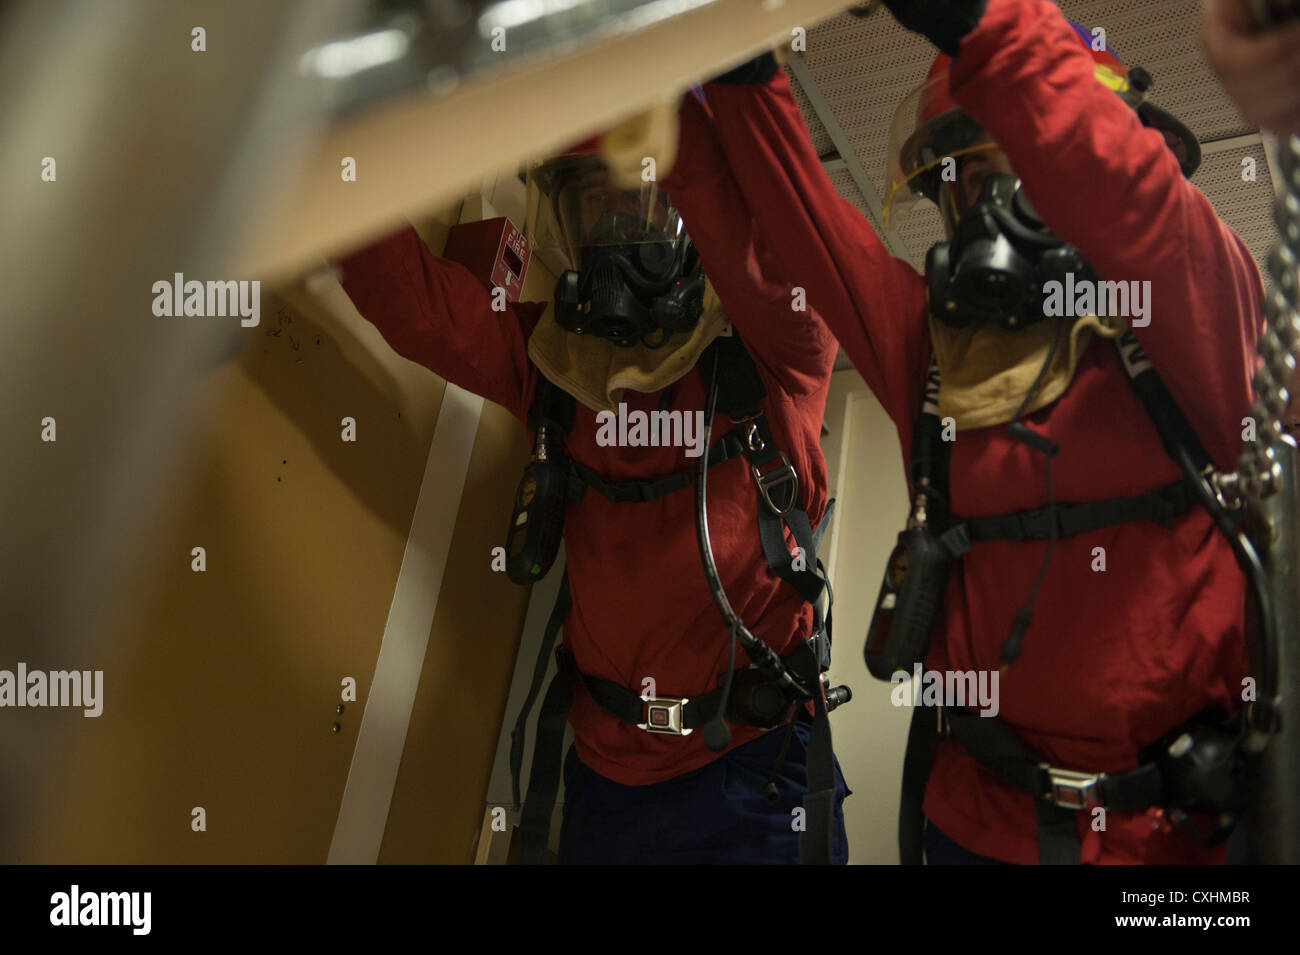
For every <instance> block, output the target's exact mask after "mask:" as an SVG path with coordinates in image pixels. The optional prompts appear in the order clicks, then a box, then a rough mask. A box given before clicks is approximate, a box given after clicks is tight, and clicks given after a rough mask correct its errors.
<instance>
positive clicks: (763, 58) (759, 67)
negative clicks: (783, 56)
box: [709, 50, 780, 86]
mask: <svg viewBox="0 0 1300 955" xmlns="http://www.w3.org/2000/svg"><path fill="white" fill-rule="evenodd" d="M779 69H780V67H779V66H778V65H777V62H776V57H775V56H773V55H772V53H771V51H770V50H769V51H768V52H767V53H761V54H759V55H758V56H756V57H754V58H753V59H752V60H748V61H746V62H744V63H741V64H740V66H737V67H736V68H735V69H731V70H728V71H727V72H725V73H723V74H722V75H721V76H715V77H714V78H713V79H711V80H709V82H710V83H722V84H723V85H724V86H746V85H748V84H750V83H766V82H767V81H768V80H770V79H771V78H772V77H773V76H775V75H776V71H777V70H779Z"/></svg>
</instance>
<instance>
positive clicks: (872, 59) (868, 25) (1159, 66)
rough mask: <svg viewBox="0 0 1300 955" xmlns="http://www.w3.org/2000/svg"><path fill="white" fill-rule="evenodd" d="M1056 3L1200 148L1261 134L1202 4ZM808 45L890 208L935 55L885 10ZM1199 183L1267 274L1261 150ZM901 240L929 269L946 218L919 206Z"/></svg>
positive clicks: (830, 27)
mask: <svg viewBox="0 0 1300 955" xmlns="http://www.w3.org/2000/svg"><path fill="white" fill-rule="evenodd" d="M1058 5H1059V6H1060V7H1061V8H1062V9H1063V11H1064V12H1065V13H1066V15H1067V16H1069V17H1070V18H1071V19H1073V20H1075V21H1077V22H1080V23H1082V24H1084V25H1085V26H1087V27H1089V28H1093V27H1102V28H1103V29H1105V31H1106V39H1107V41H1108V42H1109V43H1110V44H1111V46H1112V47H1114V48H1115V49H1116V50H1117V52H1118V53H1119V55H1120V56H1121V58H1122V59H1124V61H1125V62H1126V63H1129V64H1130V65H1141V66H1143V67H1144V68H1146V70H1147V71H1148V72H1150V73H1151V75H1152V76H1153V77H1154V78H1155V88H1154V90H1153V93H1152V99H1153V100H1154V101H1155V102H1157V103H1158V104H1159V105H1161V106H1163V107H1165V108H1166V109H1168V110H1170V111H1171V112H1172V113H1174V115H1176V116H1177V117H1178V118H1179V119H1181V120H1182V121H1183V122H1184V123H1186V124H1187V126H1188V127H1189V128H1190V129H1191V130H1192V131H1193V132H1194V133H1195V134H1196V135H1197V137H1198V138H1200V139H1201V141H1202V142H1212V141H1214V140H1221V139H1227V138H1230V137H1235V136H1240V135H1243V134H1247V133H1252V132H1254V130H1253V129H1252V128H1251V127H1250V126H1249V125H1248V124H1247V123H1246V121H1245V120H1244V119H1243V118H1242V116H1241V114H1240V113H1239V111H1238V110H1237V108H1236V107H1235V106H1234V105H1233V104H1232V103H1231V101H1230V100H1229V99H1228V97H1227V94H1226V93H1225V92H1224V91H1223V87H1222V85H1221V84H1220V83H1219V81H1218V79H1217V78H1216V77H1215V76H1214V74H1213V73H1212V72H1211V71H1210V69H1209V66H1208V65H1207V64H1206V62H1205V57H1204V54H1203V53H1202V50H1201V45H1200V34H1199V13H1198V0H1060V3H1059V4H1058ZM807 46H808V49H807V52H806V53H804V54H803V61H804V64H805V65H806V66H807V68H808V73H809V74H810V75H811V77H812V81H813V83H814V84H815V85H816V87H817V89H818V90H819V91H820V94H821V97H822V98H824V100H825V101H826V103H827V107H828V108H829V110H830V111H831V113H832V115H833V116H834V118H835V121H836V122H837V123H838V125H839V126H840V128H841V129H842V130H843V131H844V136H845V140H846V142H845V144H844V145H845V146H846V147H847V148H848V149H851V150H852V152H853V153H854V155H856V157H857V159H858V160H859V162H861V164H862V166H863V168H864V169H865V170H866V173H867V176H868V178H869V179H870V181H871V183H872V184H873V185H874V186H875V189H876V192H877V194H878V196H879V197H880V199H881V200H882V201H883V199H884V192H885V189H884V186H885V182H884V180H885V177H886V171H887V168H888V166H887V163H888V155H887V146H888V137H889V124H890V120H891V119H892V117H893V114H894V110H895V109H897V107H898V104H899V103H900V102H901V101H902V99H903V98H904V97H905V96H906V95H907V93H908V92H910V91H911V90H912V89H913V88H914V87H916V86H917V85H918V84H919V83H920V82H921V81H922V79H924V77H925V74H926V71H927V70H928V69H929V65H930V62H931V61H932V59H933V57H934V55H935V53H934V48H933V47H932V46H931V45H930V44H929V42H928V41H926V40H925V39H923V38H921V37H919V36H917V35H915V34H912V33H909V32H907V31H906V30H904V29H903V28H902V27H900V26H898V24H897V23H896V22H895V21H894V19H893V17H891V16H889V15H888V13H886V12H884V11H883V10H882V11H881V12H879V13H877V14H876V15H874V16H872V17H870V18H869V19H867V20H860V19H858V18H856V17H853V16H851V15H849V14H847V13H846V14H841V15H840V16H837V17H834V18H832V19H830V20H827V21H825V22H824V23H822V24H821V25H820V26H818V27H816V28H814V29H813V30H811V31H809V34H808V44H807ZM791 85H792V87H793V88H794V89H795V91H796V92H795V97H796V99H797V100H798V102H799V105H800V107H801V108H802V109H803V111H804V116H805V118H806V119H807V120H808V124H809V128H810V132H811V134H812V138H813V143H814V145H815V146H816V147H817V150H818V153H819V154H820V155H823V156H830V155H834V153H835V151H836V149H835V144H834V143H832V142H831V137H830V136H829V135H828V134H827V132H826V128H825V125H824V124H823V122H822V121H821V119H820V118H819V117H818V116H817V115H816V113H815V111H814V109H813V108H812V100H811V99H810V97H809V96H808V95H807V93H806V91H804V90H802V89H800V87H799V83H798V82H797V80H796V79H795V77H794V76H793V75H792V76H791ZM1244 156H1251V157H1253V158H1255V160H1256V167H1257V181H1256V182H1253V183H1244V182H1242V181H1241V160H1242V158H1243V157H1244ZM831 180H832V182H833V183H834V185H835V187H836V189H837V190H839V192H840V194H841V195H843V196H844V197H845V198H846V199H848V200H849V201H850V202H852V203H853V204H854V205H855V206H857V207H858V209H860V210H861V211H862V213H863V215H864V216H866V217H867V218H868V220H870V221H871V222H872V225H873V226H874V227H875V228H876V230H877V231H878V232H879V231H880V229H881V224H880V223H879V222H877V221H875V220H874V219H873V218H872V216H871V215H870V213H869V211H868V206H867V204H866V203H865V201H864V200H863V198H862V196H861V195H860V193H859V192H858V190H857V187H856V186H855V184H854V181H853V179H852V178H851V177H850V176H849V175H848V174H847V173H845V172H843V171H839V172H836V173H835V174H833V175H832V177H831ZM1192 182H1193V183H1194V184H1195V185H1197V186H1198V187H1199V188H1200V189H1201V190H1202V191H1203V192H1204V193H1205V194H1206V196H1207V197H1208V198H1209V199H1210V201H1211V202H1212V203H1213V204H1214V206H1215V208H1216V209H1217V210H1218V212H1219V215H1220V216H1221V217H1222V218H1223V219H1224V221H1225V222H1227V223H1228V224H1229V225H1230V226H1232V228H1233V229H1235V230H1236V231H1237V232H1238V233H1239V234H1240V235H1241V236H1242V238H1243V239H1244V240H1245V242H1246V244H1247V246H1248V247H1249V248H1250V250H1251V253H1252V254H1253V255H1254V256H1255V260H1256V262H1257V263H1259V264H1260V266H1261V269H1262V268H1263V264H1264V262H1265V260H1266V257H1267V254H1268V250H1269V248H1270V246H1271V244H1272V242H1273V240H1274V230H1273V226H1272V218H1271V215H1270V214H1269V205H1270V203H1271V200H1272V186H1271V182H1270V180H1269V176H1268V167H1267V164H1266V163H1265V161H1264V152H1263V149H1262V147H1261V146H1259V145H1258V144H1249V145H1247V146H1245V147H1234V148H1232V149H1229V150H1224V151H1222V152H1216V153H1212V154H1209V155H1207V156H1206V157H1205V160H1204V162H1203V163H1202V166H1201V168H1200V170H1198V172H1197V173H1196V175H1195V176H1194V177H1193V179H1192ZM897 236H898V238H899V239H901V242H902V247H904V248H905V249H906V250H907V252H908V253H909V258H910V259H911V261H912V264H913V265H914V266H915V267H916V268H917V269H918V270H921V269H922V268H923V267H924V262H925V252H926V250H927V249H929V247H930V246H931V245H933V244H934V243H935V242H939V241H942V239H943V228H942V225H941V223H940V221H939V216H938V212H937V211H936V210H935V209H934V207H933V206H932V205H930V204H929V203H921V204H919V205H918V206H917V208H916V210H915V211H914V212H912V213H911V214H910V215H909V216H907V217H905V219H904V221H903V222H901V223H899V224H898V227H897Z"/></svg>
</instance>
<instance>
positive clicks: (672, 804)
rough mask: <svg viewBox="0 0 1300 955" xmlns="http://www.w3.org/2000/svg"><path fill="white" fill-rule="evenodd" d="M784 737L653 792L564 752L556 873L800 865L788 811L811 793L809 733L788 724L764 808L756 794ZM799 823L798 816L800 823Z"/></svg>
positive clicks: (839, 835)
mask: <svg viewBox="0 0 1300 955" xmlns="http://www.w3.org/2000/svg"><path fill="white" fill-rule="evenodd" d="M785 735H786V729H785V727H782V728H781V729H778V730H774V731H772V732H769V733H764V734H763V735H762V736H760V737H759V738H758V739H755V740H751V741H750V742H748V743H746V744H744V745H743V746H737V747H736V748H735V749H733V750H731V752H729V753H726V754H724V755H722V756H720V757H718V758H717V759H715V760H714V761H713V762H711V763H709V764H708V765H706V766H702V767H700V768H699V769H696V770H692V771H691V772H689V773H684V774H682V775H681V776H676V777H674V778H672V779H669V780H665V781H664V782H661V783H654V784H653V785H650V786H623V785H621V784H619V783H616V782H613V781H612V780H609V779H606V778H605V777H604V776H601V775H600V774H598V773H597V772H596V771H595V770H593V769H591V768H590V767H588V766H586V765H585V764H584V763H583V762H582V761H581V760H579V759H578V755H577V753H576V752H574V750H573V749H572V748H571V749H570V750H569V753H568V756H567V757H566V758H565V761H564V822H563V824H562V826H561V829H560V853H559V857H560V863H561V864H562V865H574V864H576V865H620V864H638V865H709V864H736V865H764V864H766V865H772V864H778V865H779V864H796V863H798V861H799V835H800V834H799V833H798V832H796V831H794V828H793V823H794V820H795V818H796V816H795V814H794V813H793V810H794V809H795V808H797V807H799V806H801V805H802V801H803V796H804V793H805V792H806V791H807V788H808V778H807V744H808V736H809V725H808V723H806V722H804V721H802V720H796V721H795V730H794V735H793V736H792V737H791V739H790V748H789V750H788V751H787V752H786V758H785V763H784V765H782V766H781V767H779V768H778V770H777V773H776V776H775V781H776V785H777V788H778V790H779V792H780V797H779V799H778V800H777V802H776V804H775V805H773V804H770V803H768V801H767V799H766V798H764V796H763V787H764V786H765V785H766V784H767V781H768V778H769V777H770V776H771V773H772V768H773V764H774V763H775V761H776V757H777V754H778V752H779V751H780V748H781V741H782V740H783V739H784V738H785ZM835 790H836V799H835V814H834V818H833V819H832V820H831V836H832V861H833V862H835V863H836V864H837V865H843V864H844V863H846V862H848V858H849V848H848V839H847V837H846V836H845V833H844V809H843V803H844V797H845V796H848V795H849V789H848V786H847V785H845V782H844V774H843V773H841V772H840V766H839V761H838V760H837V761H836V763H835ZM800 815H802V813H801V814H800Z"/></svg>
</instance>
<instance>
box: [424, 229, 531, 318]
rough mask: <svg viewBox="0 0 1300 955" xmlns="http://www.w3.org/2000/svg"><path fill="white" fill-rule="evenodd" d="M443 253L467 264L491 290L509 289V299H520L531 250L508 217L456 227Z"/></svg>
mask: <svg viewBox="0 0 1300 955" xmlns="http://www.w3.org/2000/svg"><path fill="white" fill-rule="evenodd" d="M442 255H443V258H447V259H451V260H452V261H454V262H459V263H460V264H461V265H463V266H465V267H466V268H467V269H469V270H470V271H471V272H473V273H474V275H475V277H476V278H477V279H478V280H479V281H480V282H482V283H483V285H484V286H485V287H487V288H488V289H489V290H491V289H493V288H503V289H505V291H506V301H509V302H517V301H519V294H520V292H521V291H522V290H523V286H524V274H525V273H526V272H527V271H528V261H529V258H530V257H531V252H530V251H529V249H528V240H527V239H525V238H524V235H523V233H521V232H520V231H519V230H518V229H516V228H515V227H514V224H513V223H512V222H511V221H510V220H509V219H507V218H506V217H505V216H500V217H498V218H496V219H484V220H482V221H480V222H465V223H462V224H461V225H458V226H453V227H452V229H451V231H450V232H448V233H447V246H446V248H445V249H444V250H443V253H442Z"/></svg>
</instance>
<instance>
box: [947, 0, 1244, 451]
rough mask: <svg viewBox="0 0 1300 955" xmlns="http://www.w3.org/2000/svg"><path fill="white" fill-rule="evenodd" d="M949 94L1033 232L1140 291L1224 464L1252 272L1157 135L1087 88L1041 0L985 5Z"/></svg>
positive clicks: (1152, 348)
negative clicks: (977, 126)
mask: <svg viewBox="0 0 1300 955" xmlns="http://www.w3.org/2000/svg"><path fill="white" fill-rule="evenodd" d="M952 89H953V97H954V99H956V100H957V102H958V103H959V104H961V106H963V107H964V108H965V109H966V110H967V111H968V112H969V113H970V114H971V115H972V116H974V117H975V118H976V119H977V120H979V121H980V122H981V123H982V124H983V125H984V127H985V128H986V129H988V130H989V132H990V133H992V134H993V137H994V138H995V139H996V140H997V141H998V143H999V145H1000V146H1001V147H1002V148H1003V150H1005V152H1006V153H1007V156H1008V157H1009V158H1010V160H1011V164H1012V165H1013V166H1014V167H1015V170H1016V173H1017V174H1018V175H1019V176H1020V177H1021V181H1022V182H1023V184H1024V189H1025V193H1026V195H1027V196H1028V198H1029V199H1030V201H1031V202H1032V203H1033V204H1034V206H1035V208H1036V209H1037V210H1038V212H1039V213H1040V214H1041V215H1042V217H1043V221H1044V222H1046V223H1047V224H1048V225H1049V226H1050V227H1051V229H1052V230H1053V231H1054V232H1056V233H1057V234H1058V235H1059V236H1061V238H1063V239H1064V240H1065V241H1067V242H1069V243H1070V244H1072V245H1074V246H1075V247H1076V248H1077V249H1078V250H1079V252H1080V253H1081V254H1082V255H1083V257H1084V258H1085V259H1087V260H1088V262H1089V263H1090V264H1091V265H1092V266H1093V268H1094V269H1095V270H1096V271H1097V273H1098V274H1099V275H1100V276H1101V277H1102V278H1103V279H1104V280H1109V281H1135V280H1136V281H1150V282H1151V286H1150V289H1151V292H1150V299H1151V303H1150V306H1151V307H1150V312H1149V315H1148V317H1149V319H1150V324H1149V325H1146V326H1145V327H1136V326H1135V333H1136V335H1137V336H1138V339H1139V341H1140V342H1141V343H1142V347H1143V349H1144V350H1145V351H1146V352H1147V354H1148V356H1149V357H1150V358H1151V360H1152V362H1154V363H1155V366H1156V370H1157V371H1158V372H1159V373H1160V376H1161V378H1162V379H1163V380H1164V381H1165V383H1166V385H1168V387H1169V390H1170V392H1172V394H1173V396H1174V398H1175V399H1176V400H1177V401H1178V404H1179V405H1180V406H1181V407H1182V408H1183V410H1184V412H1185V413H1186V414H1187V416H1188V418H1189V419H1190V420H1191V422H1192V424H1193V426H1194V427H1195V428H1196V430H1197V432H1198V434H1199V435H1200V437H1201V440H1202V442H1203V443H1204V444H1205V447H1206V450H1207V451H1208V452H1209V453H1210V455H1211V457H1213V458H1214V460H1215V461H1216V462H1217V463H1218V464H1219V465H1220V466H1223V467H1231V466H1232V465H1233V464H1235V461H1236V457H1237V453H1238V451H1239V450H1240V447H1241V417H1242V415H1243V414H1244V413H1245V411H1246V408H1247V406H1248V405H1249V403H1250V399H1251V391H1250V374H1251V370H1252V369H1253V367H1254V342H1255V338H1256V336H1257V335H1258V330H1259V327H1260V323H1261V321H1262V312H1261V305H1260V302H1261V298H1262V296H1263V290H1262V286H1261V283H1260V278H1259V270H1258V269H1257V268H1256V266H1255V263H1254V260H1253V259H1252V258H1251V256H1250V253H1249V252H1248V251H1247V250H1246V247H1245V245H1244V244H1243V243H1242V241H1241V239H1240V238H1238V237H1237V235H1236V234H1235V233H1234V232H1233V231H1232V230H1231V229H1229V228H1228V227H1227V226H1226V225H1224V224H1223V223H1222V222H1220V221H1219V218H1218V216H1217V215H1216V213H1215V211H1214V208H1213V207H1212V206H1211V205H1210V202H1209V200H1207V199H1206V198H1205V196H1204V195H1202V194H1201V192H1200V191H1199V190H1198V189H1197V188H1196V187H1195V186H1193V185H1192V184H1191V183H1189V182H1187V181H1186V179H1185V178H1184V177H1183V175H1182V173H1181V172H1180V171H1179V168H1178V163H1177V161H1176V160H1175V158H1174V156H1173V154H1172V153H1171V152H1170V150H1169V149H1168V148H1167V147H1166V146H1165V144H1164V140H1163V138H1162V136H1161V135H1160V134H1159V133H1157V132H1156V131H1154V130H1150V129H1146V128H1145V127H1143V126H1142V124H1141V122H1140V121H1139V120H1138V118H1137V116H1136V115H1135V114H1134V112H1133V110H1132V109H1130V108H1129V107H1128V106H1126V105H1125V104H1124V103H1123V101H1121V100H1120V98H1119V97H1118V96H1116V95H1115V94H1114V93H1112V92H1111V91H1110V90H1108V89H1107V88H1106V87H1104V86H1103V85H1102V84H1101V83H1099V82H1097V80H1096V78H1095V76H1094V72H1093V62H1092V58H1091V57H1090V56H1088V51H1087V50H1086V49H1084V47H1083V46H1082V45H1081V44H1080V43H1079V37H1078V34H1077V33H1075V31H1074V30H1073V29H1072V28H1071V27H1070V26H1069V24H1068V23H1067V22H1066V20H1065V18H1064V17H1063V16H1062V14H1061V12H1060V11H1059V10H1058V9H1057V8H1056V6H1054V5H1053V4H1051V3H1048V2H1045V0H990V2H989V5H988V8H987V10H986V12H985V14H984V17H983V19H982V20H981V21H980V25H979V27H978V28H977V29H976V30H975V31H973V32H972V33H971V34H969V35H968V36H967V37H966V38H965V39H964V40H963V41H962V46H961V51H960V55H959V56H958V58H957V61H956V63H955V65H954V66H953V72H952Z"/></svg>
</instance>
